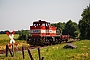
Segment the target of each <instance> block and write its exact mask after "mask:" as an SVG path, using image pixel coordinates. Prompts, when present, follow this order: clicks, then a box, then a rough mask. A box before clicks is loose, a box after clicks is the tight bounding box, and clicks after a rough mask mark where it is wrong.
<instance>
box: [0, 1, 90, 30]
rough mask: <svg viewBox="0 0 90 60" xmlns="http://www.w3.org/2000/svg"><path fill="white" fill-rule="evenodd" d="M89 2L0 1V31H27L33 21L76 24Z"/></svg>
mask: <svg viewBox="0 0 90 60" xmlns="http://www.w3.org/2000/svg"><path fill="white" fill-rule="evenodd" d="M89 3H90V0H0V30H21V29H29V26H30V25H32V23H33V21H37V20H38V19H42V20H45V21H48V22H50V23H57V22H67V21H68V20H70V19H71V20H72V21H74V22H77V23H78V21H79V20H80V19H81V13H82V12H83V9H85V8H86V7H87V6H88V5H89Z"/></svg>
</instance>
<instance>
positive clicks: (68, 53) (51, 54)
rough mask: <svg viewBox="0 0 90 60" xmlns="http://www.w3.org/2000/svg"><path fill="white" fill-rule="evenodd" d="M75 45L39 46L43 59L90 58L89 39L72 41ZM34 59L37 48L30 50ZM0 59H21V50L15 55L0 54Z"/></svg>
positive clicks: (86, 59)
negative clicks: (70, 47)
mask: <svg viewBox="0 0 90 60" xmlns="http://www.w3.org/2000/svg"><path fill="white" fill-rule="evenodd" d="M72 44H75V45H76V46H77V48H76V49H63V46H65V45H66V44H57V45H53V46H48V47H44V48H40V50H41V56H43V57H44V60H90V40H81V41H76V42H73V43H72ZM31 54H32V56H33V58H34V60H38V52H37V49H34V50H31ZM0 60H23V58H22V53H21V52H15V56H14V57H11V56H10V55H9V56H8V57H5V54H3V55H0ZM24 60H30V58H29V55H28V52H27V51H25V59H24Z"/></svg>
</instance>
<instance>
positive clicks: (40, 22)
mask: <svg viewBox="0 0 90 60" xmlns="http://www.w3.org/2000/svg"><path fill="white" fill-rule="evenodd" d="M42 23H48V24H50V23H49V22H46V21H41V20H39V21H35V22H33V24H42Z"/></svg>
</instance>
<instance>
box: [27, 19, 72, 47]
mask: <svg viewBox="0 0 90 60" xmlns="http://www.w3.org/2000/svg"><path fill="white" fill-rule="evenodd" d="M69 37H70V36H69V35H58V34H57V28H56V27H54V26H51V25H50V23H49V22H46V21H41V20H39V21H35V22H33V25H32V26H30V36H29V37H28V39H27V43H29V44H31V45H49V44H57V43H61V42H62V41H66V42H67V41H68V39H69Z"/></svg>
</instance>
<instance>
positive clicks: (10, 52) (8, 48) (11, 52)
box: [8, 48, 13, 57]
mask: <svg viewBox="0 0 90 60" xmlns="http://www.w3.org/2000/svg"><path fill="white" fill-rule="evenodd" d="M8 50H9V52H10V54H11V56H12V57H13V54H12V52H11V50H10V49H9V48H8Z"/></svg>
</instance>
